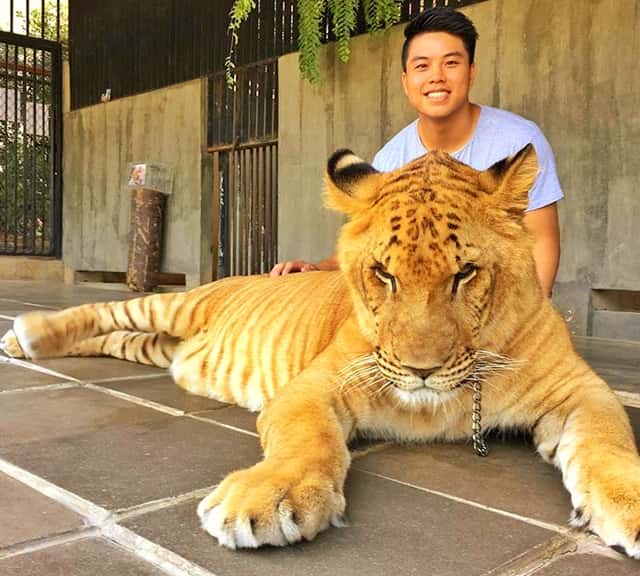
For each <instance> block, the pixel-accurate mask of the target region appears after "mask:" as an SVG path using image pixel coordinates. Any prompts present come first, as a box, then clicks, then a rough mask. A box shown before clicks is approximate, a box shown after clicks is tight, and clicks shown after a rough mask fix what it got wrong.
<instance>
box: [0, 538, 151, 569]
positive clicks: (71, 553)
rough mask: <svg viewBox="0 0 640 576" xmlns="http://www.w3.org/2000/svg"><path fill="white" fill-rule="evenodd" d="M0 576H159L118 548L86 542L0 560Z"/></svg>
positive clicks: (97, 542) (109, 544) (92, 540)
mask: <svg viewBox="0 0 640 576" xmlns="http://www.w3.org/2000/svg"><path fill="white" fill-rule="evenodd" d="M0 574H2V576H162V575H163V574H164V572H162V571H161V570H159V569H158V568H156V567H155V566H152V565H151V564H148V563H146V562H145V561H144V560H141V559H140V558H136V557H135V556H134V555H132V554H130V553H129V552H127V551H125V550H123V549H122V548H120V547H119V546H116V545H114V544H112V543H111V542H109V541H107V540H102V539H86V540H77V541H75V542H69V543H67V544H60V545H58V546H52V547H50V548H45V549H43V550H37V551H35V552H31V553H29V554H22V555H20V556H12V557H10V558H6V559H4V560H0Z"/></svg>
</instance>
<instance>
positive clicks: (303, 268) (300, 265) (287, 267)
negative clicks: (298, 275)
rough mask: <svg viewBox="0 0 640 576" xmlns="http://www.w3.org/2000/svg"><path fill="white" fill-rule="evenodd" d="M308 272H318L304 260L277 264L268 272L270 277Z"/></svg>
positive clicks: (313, 265)
mask: <svg viewBox="0 0 640 576" xmlns="http://www.w3.org/2000/svg"><path fill="white" fill-rule="evenodd" d="M310 270H319V268H318V267H317V266H316V265H315V264H313V263H312V262H307V261H305V260H289V261H287V262H278V263H277V264H276V265H275V266H274V267H273V268H272V269H271V272H270V275H271V276H272V277H274V278H275V277H276V276H284V275H285V274H289V273H291V272H309V271H310Z"/></svg>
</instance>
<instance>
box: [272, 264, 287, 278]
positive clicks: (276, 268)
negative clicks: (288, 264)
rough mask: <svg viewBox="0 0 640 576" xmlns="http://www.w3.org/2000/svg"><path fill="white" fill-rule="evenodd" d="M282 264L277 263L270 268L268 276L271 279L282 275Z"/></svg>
mask: <svg viewBox="0 0 640 576" xmlns="http://www.w3.org/2000/svg"><path fill="white" fill-rule="evenodd" d="M284 265H285V263H284V262H278V263H277V264H276V265H275V266H274V267H273V268H271V272H269V275H270V276H271V277H273V278H275V277H276V276H280V275H281V274H282V270H283V269H284Z"/></svg>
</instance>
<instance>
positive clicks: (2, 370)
mask: <svg viewBox="0 0 640 576" xmlns="http://www.w3.org/2000/svg"><path fill="white" fill-rule="evenodd" d="M1 354H2V353H0V393H1V392H3V391H7V390H19V389H23V388H32V387H34V386H46V385H48V384H62V383H64V382H68V380H66V379H65V378H64V377H58V376H53V375H51V374H45V373H44V372H38V371H37V370H32V369H30V368H25V367H23V366H16V365H15V364H11V363H10V362H9V361H8V360H7V358H6V357H4V356H2V355H1Z"/></svg>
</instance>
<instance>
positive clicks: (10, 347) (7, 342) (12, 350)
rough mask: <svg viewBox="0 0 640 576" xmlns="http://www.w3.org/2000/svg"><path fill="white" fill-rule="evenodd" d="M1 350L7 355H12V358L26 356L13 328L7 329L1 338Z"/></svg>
mask: <svg viewBox="0 0 640 576" xmlns="http://www.w3.org/2000/svg"><path fill="white" fill-rule="evenodd" d="M0 350H2V351H3V352H4V353H5V354H6V355H7V356H11V358H26V356H25V353H24V351H23V350H22V348H21V347H20V343H19V342H18V338H16V334H15V332H14V331H13V330H7V332H6V333H5V335H4V336H3V337H2V339H1V340H0Z"/></svg>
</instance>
